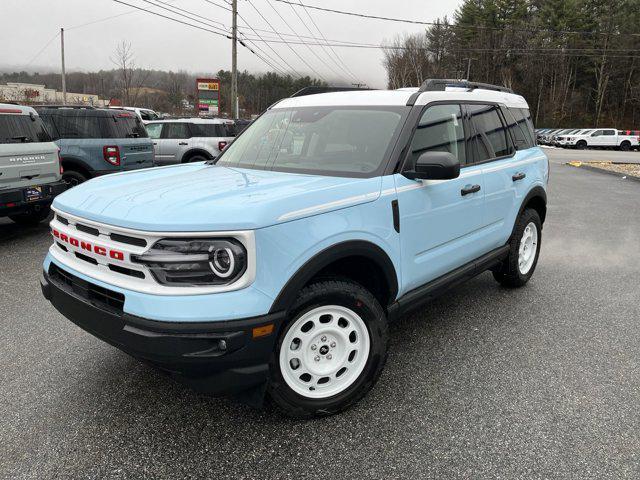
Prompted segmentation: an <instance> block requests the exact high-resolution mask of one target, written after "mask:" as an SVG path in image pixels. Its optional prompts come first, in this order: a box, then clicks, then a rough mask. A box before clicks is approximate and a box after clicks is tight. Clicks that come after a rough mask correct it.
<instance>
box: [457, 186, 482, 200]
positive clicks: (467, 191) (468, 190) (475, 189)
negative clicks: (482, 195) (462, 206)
mask: <svg viewBox="0 0 640 480" xmlns="http://www.w3.org/2000/svg"><path fill="white" fill-rule="evenodd" d="M479 191H480V185H471V186H470V187H465V188H463V189H462V190H460V195H462V196H463V197H464V196H465V195H469V194H470V193H476V192H479Z"/></svg>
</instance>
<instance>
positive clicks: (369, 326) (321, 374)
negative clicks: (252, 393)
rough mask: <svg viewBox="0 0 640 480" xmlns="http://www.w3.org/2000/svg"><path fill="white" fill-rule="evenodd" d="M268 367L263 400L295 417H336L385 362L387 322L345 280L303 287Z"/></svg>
mask: <svg viewBox="0 0 640 480" xmlns="http://www.w3.org/2000/svg"><path fill="white" fill-rule="evenodd" d="M289 318H290V320H289V322H288V324H287V325H286V326H285V328H284V329H283V332H282V334H281V336H280V339H279V341H278V344H277V346H276V350H275V352H274V356H273V359H272V362H271V368H270V370H271V378H270V382H269V387H268V391H269V396H270V397H271V399H272V401H273V402H274V403H275V404H276V405H277V406H278V407H279V408H280V409H281V410H283V411H284V412H285V413H286V414H287V415H289V416H292V417H296V418H311V417H320V416H326V415H331V414H334V413H338V412H340V411H342V410H345V409H347V408H349V407H350V406H351V405H353V404H355V403H356V402H358V401H359V400H360V399H361V398H362V397H364V395H365V394H366V393H367V392H368V391H369V390H371V388H372V387H373V385H374V384H375V383H376V381H377V380H378V378H379V376H380V374H381V372H382V369H383V367H384V364H385V361H386V358H387V342H388V334H387V320H386V316H385V313H384V310H383V309H382V307H381V306H380V304H379V303H378V301H377V300H376V299H375V297H374V296H373V295H372V294H371V293H370V292H369V291H367V290H366V289H365V288H364V287H362V286H360V285H359V284H357V283H354V282H351V281H349V280H340V279H333V280H325V281H319V282H317V283H313V284H311V285H309V286H307V287H305V288H304V289H303V290H302V291H301V292H300V294H299V295H298V298H297V300H296V302H295V304H294V306H293V308H292V309H291V315H290V316H289Z"/></svg>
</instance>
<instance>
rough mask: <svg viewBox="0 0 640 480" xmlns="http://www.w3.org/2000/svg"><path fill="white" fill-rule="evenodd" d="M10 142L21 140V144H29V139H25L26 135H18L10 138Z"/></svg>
mask: <svg viewBox="0 0 640 480" xmlns="http://www.w3.org/2000/svg"><path fill="white" fill-rule="evenodd" d="M11 140H22V143H28V142H31V137H27V136H26V135H20V136H17V137H11Z"/></svg>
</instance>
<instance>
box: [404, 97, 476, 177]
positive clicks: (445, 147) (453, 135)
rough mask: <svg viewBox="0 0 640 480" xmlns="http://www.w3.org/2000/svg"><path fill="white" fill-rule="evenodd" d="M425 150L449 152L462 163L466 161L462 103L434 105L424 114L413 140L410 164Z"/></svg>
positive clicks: (413, 163)
mask: <svg viewBox="0 0 640 480" xmlns="http://www.w3.org/2000/svg"><path fill="white" fill-rule="evenodd" d="M425 152H449V153H451V154H452V155H453V156H454V157H456V158H457V159H458V161H459V162H460V164H461V165H464V164H465V162H466V158H467V156H466V146H465V135H464V126H463V122H462V109H461V108H460V105H434V106H432V107H428V108H427V109H426V110H425V112H424V113H423V114H422V117H421V118H420V121H419V122H418V127H417V128H416V132H415V134H414V135H413V139H412V140H411V148H410V158H409V163H408V164H409V165H412V166H413V165H415V163H416V160H417V159H418V157H419V156H420V155H422V154H423V153H425Z"/></svg>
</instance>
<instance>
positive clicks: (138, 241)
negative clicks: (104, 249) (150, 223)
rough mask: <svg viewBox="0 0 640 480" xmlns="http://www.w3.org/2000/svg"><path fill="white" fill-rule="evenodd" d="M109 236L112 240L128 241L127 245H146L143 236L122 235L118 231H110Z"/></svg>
mask: <svg viewBox="0 0 640 480" xmlns="http://www.w3.org/2000/svg"><path fill="white" fill-rule="evenodd" d="M109 237H110V238H111V240H113V241H114V242H120V243H128V244H129V245H135V246H136V247H146V246H147V241H146V240H145V239H144V238H138V237H130V236H129V235H122V234H120V233H112V234H110V235H109Z"/></svg>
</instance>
